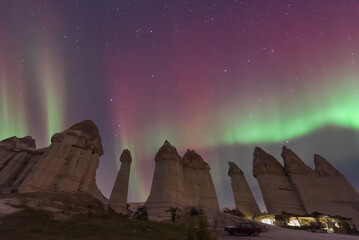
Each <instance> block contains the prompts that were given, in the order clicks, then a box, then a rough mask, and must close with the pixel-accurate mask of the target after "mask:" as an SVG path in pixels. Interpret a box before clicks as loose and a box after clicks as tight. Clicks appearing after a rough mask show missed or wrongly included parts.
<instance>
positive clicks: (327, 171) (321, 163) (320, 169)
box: [314, 154, 342, 176]
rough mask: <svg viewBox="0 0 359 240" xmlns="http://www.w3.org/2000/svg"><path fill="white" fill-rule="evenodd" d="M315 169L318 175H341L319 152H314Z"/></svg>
mask: <svg viewBox="0 0 359 240" xmlns="http://www.w3.org/2000/svg"><path fill="white" fill-rule="evenodd" d="M314 164H315V171H316V172H317V173H319V175H336V176H338V175H342V174H341V173H340V172H339V171H338V170H337V169H336V168H335V167H333V165H331V164H330V163H329V162H328V161H327V160H326V159H325V158H323V157H322V156H320V155H319V154H314Z"/></svg>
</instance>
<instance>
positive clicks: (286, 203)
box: [253, 147, 305, 214]
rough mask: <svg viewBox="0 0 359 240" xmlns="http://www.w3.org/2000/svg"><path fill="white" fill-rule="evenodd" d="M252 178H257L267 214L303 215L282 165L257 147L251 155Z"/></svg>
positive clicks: (295, 193)
mask: <svg viewBox="0 0 359 240" xmlns="http://www.w3.org/2000/svg"><path fill="white" fill-rule="evenodd" d="M253 176H254V177H255V178H257V181H258V183H259V187H260V189H261V192H262V195H263V200H264V203H265V205H266V208H267V211H268V213H279V212H282V211H285V212H287V213H294V214H305V210H304V208H303V205H302V203H301V199H300V197H299V195H298V192H297V190H296V188H295V187H294V186H293V184H292V182H291V180H290V178H289V177H288V175H287V174H286V172H285V171H284V168H283V167H282V165H281V164H280V163H279V162H278V161H277V160H276V159H275V158H274V157H273V156H272V155H270V154H268V153H266V152H265V151H264V150H262V149H261V148H259V147H256V148H255V150H254V153H253Z"/></svg>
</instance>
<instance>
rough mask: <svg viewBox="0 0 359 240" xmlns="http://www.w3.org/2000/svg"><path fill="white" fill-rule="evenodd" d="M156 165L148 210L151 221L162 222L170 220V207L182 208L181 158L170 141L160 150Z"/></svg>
mask: <svg viewBox="0 0 359 240" xmlns="http://www.w3.org/2000/svg"><path fill="white" fill-rule="evenodd" d="M155 164H156V165H155V171H154V174H153V180H152V186H151V192H150V195H149V197H148V199H147V201H146V209H147V214H148V216H149V218H150V219H151V220H159V221H161V220H167V219H169V217H170V213H169V212H166V211H167V210H168V209H169V207H172V206H173V207H175V206H179V207H182V202H183V196H182V192H183V182H184V181H183V171H182V164H181V157H180V155H179V154H178V152H177V149H176V148H175V147H173V146H172V145H171V144H170V143H169V142H168V141H165V143H164V144H163V146H162V147H161V148H160V149H159V150H158V152H157V154H156V156H155Z"/></svg>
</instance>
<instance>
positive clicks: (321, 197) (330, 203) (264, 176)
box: [253, 147, 359, 226]
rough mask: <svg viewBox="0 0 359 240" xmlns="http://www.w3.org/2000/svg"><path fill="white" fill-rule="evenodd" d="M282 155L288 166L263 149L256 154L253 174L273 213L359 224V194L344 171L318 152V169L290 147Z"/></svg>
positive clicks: (315, 160) (315, 156) (316, 159)
mask: <svg viewBox="0 0 359 240" xmlns="http://www.w3.org/2000/svg"><path fill="white" fill-rule="evenodd" d="M281 155H282V158H283V161H284V168H283V167H282V166H281V165H280V164H279V163H278V162H277V161H276V160H275V159H274V158H273V157H272V156H270V155H269V154H267V153H265V152H264V151H263V150H261V149H259V148H256V149H255V152H254V154H253V175H254V176H255V177H256V178H257V180H258V183H259V186H260V188H261V191H262V194H263V198H264V202H265V204H266V207H267V210H268V212H269V213H280V212H282V211H285V212H287V213H295V214H305V215H310V214H312V213H321V214H327V215H331V216H342V217H349V218H352V222H353V223H354V224H355V225H357V226H359V194H358V192H357V191H356V190H355V189H354V187H353V186H352V185H351V184H350V183H349V182H348V181H347V179H346V178H345V177H344V176H343V174H341V173H340V172H339V171H338V170H337V169H335V168H334V167H333V166H332V165H331V164H330V163H329V162H328V161H327V160H326V159H324V158H323V157H321V156H320V155H318V154H315V155H314V163H315V170H313V169H311V168H310V167H308V166H307V165H306V164H305V163H304V162H303V161H302V160H301V159H300V158H299V157H298V156H297V155H296V154H295V153H294V152H293V151H292V150H290V149H288V148H286V147H283V149H282V154H281ZM288 204H290V205H288Z"/></svg>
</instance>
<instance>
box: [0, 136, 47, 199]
mask: <svg viewBox="0 0 359 240" xmlns="http://www.w3.org/2000/svg"><path fill="white" fill-rule="evenodd" d="M35 148H36V145H35V140H34V139H33V138H32V137H29V136H28V137H24V138H17V137H11V138H8V139H5V140H3V141H1V142H0V192H2V193H10V192H17V191H18V187H19V185H20V184H21V183H22V181H23V180H24V179H25V177H26V176H27V174H28V173H29V172H30V171H31V169H32V167H33V166H34V165H35V164H36V163H37V161H38V159H39V158H40V155H41V154H42V152H41V151H40V150H36V149H35Z"/></svg>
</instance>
